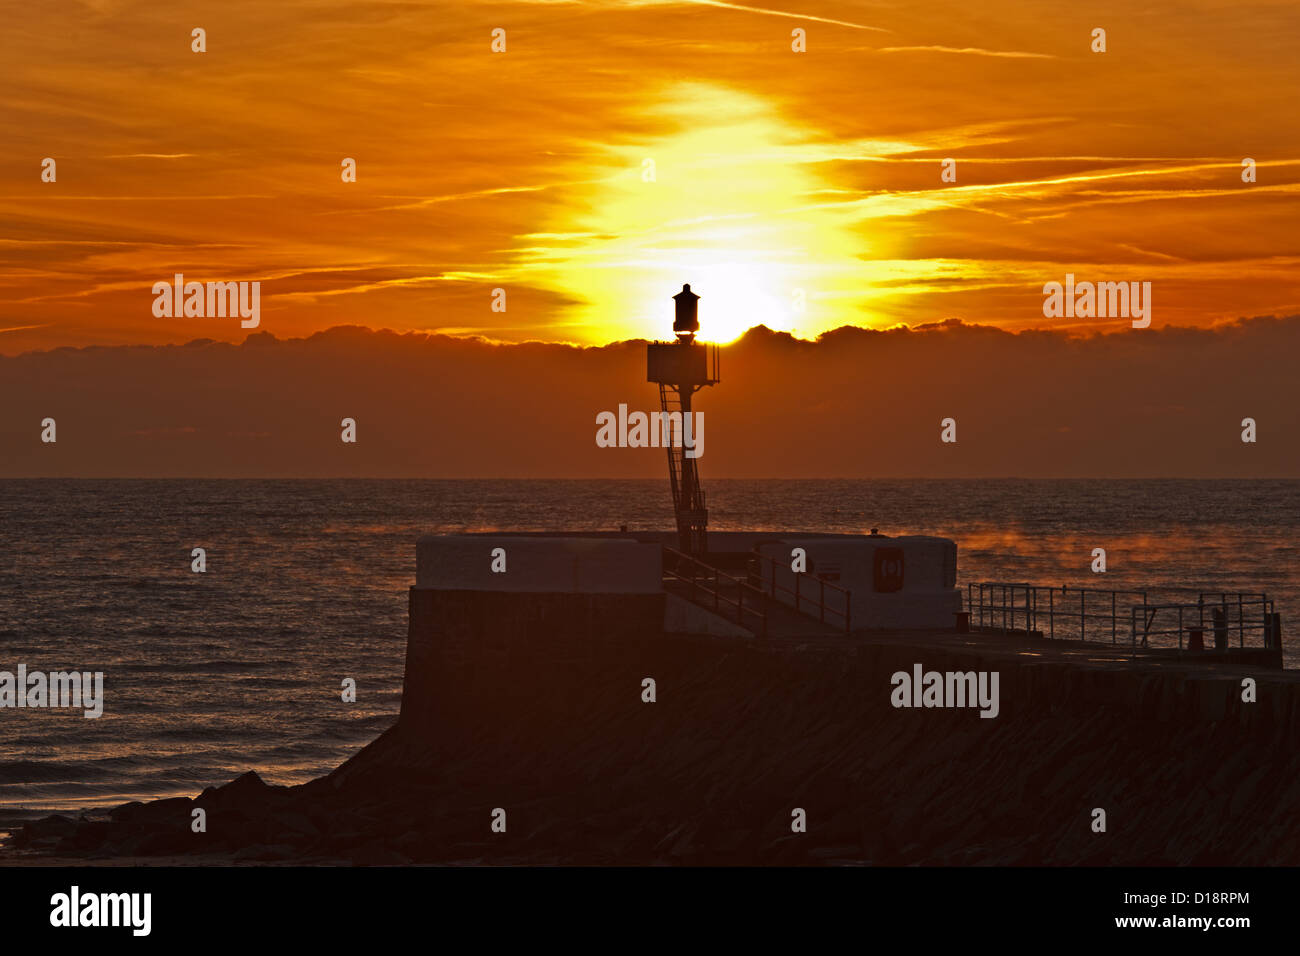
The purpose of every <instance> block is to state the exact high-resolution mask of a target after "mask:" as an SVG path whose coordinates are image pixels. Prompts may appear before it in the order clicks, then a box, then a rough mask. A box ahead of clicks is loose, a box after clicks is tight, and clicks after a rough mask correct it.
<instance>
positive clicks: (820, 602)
mask: <svg viewBox="0 0 1300 956" xmlns="http://www.w3.org/2000/svg"><path fill="white" fill-rule="evenodd" d="M750 559H751V560H754V559H757V560H758V562H759V571H758V573H757V575H756V577H757V578H758V579H759V580H760V581H761V580H763V577H764V575H763V570H762V562H763V561H767V562H770V563H771V565H772V569H771V570H772V575H771V577H770V579H769V581H770V583H769V585H768V591H767V593H768V595H769V596H770V597H772V598H773V599H775V598H776V595H777V592H778V591H782V592H784V593H786V594H789V595H792V596H793V597H794V609H795V610H796V611H800V612H802V611H803V608H802V607H801V604H802V602H803V601H808V602H809V603H810V604H814V605H815V606H816V608H817V610H818V618H817V619H818V620H819V621H821V622H822V623H823V624H825V623H826V614H827V612H830V613H831V614H837V615H839V616H840V617H841V618H843V620H844V633H845V634H851V633H853V592H852V591H850V590H849V589H848V588H842V587H840V586H839V585H838V584H835V583H833V582H831V581H827V580H826V579H825V578H817V585H818V588H819V590H818V596H817V600H816V601H814V600H813V599H812V597H811V596H805V595H803V594H802V593H800V592H801V587H800V584H799V580H800V578H802V577H803V572H799V571H792V572H791V573H792V574H793V575H794V587H793V588H788V587H786V586H785V585H783V584H777V582H776V572H777V569H778V568H784V567H785V563H784V562H783V561H777V559H776V558H774V557H772V556H771V555H768V554H763V553H762V552H760V551H757V550H755V551H752V552H750ZM827 588H830V589H831V590H832V591H839V592H840V594H842V595H844V610H842V611H841V610H840V609H839V608H836V607H831V606H830V605H828V604H827V603H826V589H827Z"/></svg>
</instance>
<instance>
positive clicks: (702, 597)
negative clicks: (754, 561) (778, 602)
mask: <svg viewBox="0 0 1300 956" xmlns="http://www.w3.org/2000/svg"><path fill="white" fill-rule="evenodd" d="M664 559H665V560H664V577H666V578H668V579H669V580H673V581H679V582H681V583H682V584H684V585H685V586H686V587H687V588H688V594H689V596H690V600H691V601H692V602H694V603H696V604H700V605H703V606H706V607H707V606H708V605H709V604H710V603H712V605H713V609H714V611H716V612H717V613H719V614H722V615H724V616H728V617H730V616H732V615H733V613H734V617H735V621H736V623H737V624H739V625H740V626H741V627H744V628H748V629H751V630H754V629H755V625H751V624H749V623H746V622H747V619H746V617H745V615H747V614H748V615H749V616H750V617H751V618H753V619H755V624H756V630H757V633H758V634H759V635H761V636H762V637H767V606H766V602H767V596H766V595H765V594H764V593H763V591H762V589H760V588H756V587H754V585H752V584H750V583H749V582H748V581H746V580H745V579H744V578H738V577H735V576H734V575H731V574H727V573H726V572H725V571H720V570H718V569H717V568H715V567H713V566H712V565H709V564H705V563H704V562H703V561H701V560H700V559H699V558H694V557H692V556H691V555H689V554H686V553H685V552H682V551H678V550H677V549H676V548H664ZM746 594H748V595H749V603H748V604H746V603H745V595H746ZM733 595H734V597H733Z"/></svg>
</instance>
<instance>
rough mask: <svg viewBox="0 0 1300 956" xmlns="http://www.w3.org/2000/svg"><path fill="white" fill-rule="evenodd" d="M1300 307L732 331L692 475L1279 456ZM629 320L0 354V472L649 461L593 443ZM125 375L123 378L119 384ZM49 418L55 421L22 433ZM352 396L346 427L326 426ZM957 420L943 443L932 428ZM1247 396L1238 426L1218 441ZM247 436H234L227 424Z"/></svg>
mask: <svg viewBox="0 0 1300 956" xmlns="http://www.w3.org/2000/svg"><path fill="white" fill-rule="evenodd" d="M1298 353H1300V316H1289V317H1286V318H1273V317H1260V318H1254V319H1248V320H1239V321H1234V322H1231V323H1226V324H1224V325H1222V326H1218V327H1215V328H1210V329H1206V328H1185V327H1165V328H1151V329H1147V330H1142V331H1136V330H1125V331H1122V332H1116V333H1112V334H1091V335H1073V334H1068V333H1066V332H1064V331H1060V330H1052V331H1025V332H1019V333H1013V332H1008V331H1004V330H1000V329H996V328H992V327H989V326H981V325H972V324H967V323H964V322H961V321H957V320H945V321H939V322H930V323H926V324H925V325H923V326H919V327H916V328H912V329H907V328H898V329H891V330H885V331H871V330H866V329H860V328H854V327H844V328H840V329H836V330H834V331H831V332H827V333H825V334H824V335H822V336H820V337H819V338H817V339H816V340H811V341H810V340H805V339H799V338H796V337H794V336H792V335H789V334H787V333H780V332H773V331H770V330H768V329H765V328H761V327H760V328H755V329H751V330H750V331H749V332H748V333H746V334H745V335H744V336H743V337H742V338H741V339H739V340H738V341H737V342H735V343H734V344H733V345H731V346H728V347H726V349H725V350H724V355H723V357H722V369H723V381H722V382H721V383H720V384H718V385H716V386H714V387H711V388H708V389H705V390H704V391H703V392H701V393H700V394H699V395H698V396H697V399H696V407H697V408H698V409H699V410H702V411H703V412H704V413H705V415H706V417H707V419H708V427H709V445H708V451H707V455H706V457H705V458H704V459H702V462H701V464H702V468H703V474H704V476H705V483H706V485H707V482H708V479H709V478H711V477H792V478H827V477H866V476H878V477H1000V476H1024V477H1108V476H1115V477H1252V478H1254V477H1292V478H1295V477H1300V451H1298V450H1297V449H1300V406H1297V404H1296V402H1295V387H1294V384H1293V369H1292V367H1291V366H1292V363H1293V359H1292V356H1294V355H1296V354H1298ZM644 363H645V350H644V344H643V343H642V342H640V341H628V342H620V343H615V344H611V345H606V346H600V347H585V348H583V347H575V346H568V345H558V344H554V343H539V342H533V343H521V344H508V345H507V344H496V343H492V342H490V341H487V340H485V339H481V338H457V337H452V336H448V335H439V334H427V333H405V334H398V333H395V332H391V331H373V330H370V329H365V328H360V327H338V328H333V329H330V330H328V331H325V332H321V333H317V334H314V335H311V336H309V337H307V338H293V339H278V338H276V337H275V336H273V335H270V334H268V333H257V334H253V335H250V336H248V338H247V339H246V340H245V341H244V342H243V343H242V344H239V345H234V344H230V343H224V342H214V341H211V340H199V341H195V342H191V343H189V344H187V345H177V346H118V347H109V348H104V347H95V348H82V349H71V348H61V349H55V350H51V351H44V352H30V353H26V354H24V355H20V356H15V357H8V358H0V407H3V408H5V409H6V414H5V416H4V418H3V420H2V421H0V476H3V477H20V476H50V477H111V476H139V477H184V476H195V477H277V476H279V477H294V476H298V477H347V476H354V477H447V478H468V477H521V478H527V477H601V478H633V477H640V478H644V477H660V476H661V473H662V468H663V458H662V455H661V454H659V453H657V450H655V449H603V448H598V447H596V445H595V440H594V436H595V417H596V415H597V413H598V412H600V411H604V410H610V409H616V408H617V407H618V405H619V404H620V403H627V404H628V405H629V406H630V407H631V408H633V409H642V410H652V409H654V408H657V406H658V393H657V390H656V388H655V386H654V385H653V384H650V383H647V382H646V381H645V365H644ZM128 384H129V387H127V386H128ZM45 417H53V418H55V419H56V420H57V422H58V435H59V440H58V443H57V444H53V445H47V444H43V443H42V442H41V441H40V422H41V420H42V419H43V418H45ZM345 417H350V418H355V419H356V421H357V425H358V438H359V441H358V443H357V444H356V445H347V446H345V445H343V444H342V442H341V441H340V438H339V435H340V422H341V420H342V419H343V418H345ZM948 417H952V418H955V419H956V420H957V434H958V442H957V443H956V444H955V445H945V444H942V443H941V442H940V441H939V423H940V421H941V420H942V419H944V418H948ZM1246 417H1250V418H1254V419H1255V420H1256V422H1257V425H1258V430H1259V441H1258V443H1256V444H1244V443H1242V442H1241V440H1240V434H1241V421H1242V419H1243V418H1246ZM254 438H255V439H256V440H250V439H254Z"/></svg>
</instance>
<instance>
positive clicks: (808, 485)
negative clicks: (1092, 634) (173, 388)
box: [0, 476, 1300, 829]
mask: <svg viewBox="0 0 1300 956" xmlns="http://www.w3.org/2000/svg"><path fill="white" fill-rule="evenodd" d="M706 490H707V492H708V494H709V506H710V513H711V514H710V520H711V527H715V528H717V529H719V530H727V529H745V528H747V529H756V530H804V531H840V532H864V533H865V532H867V531H869V530H870V529H871V528H873V527H876V528H879V529H880V531H881V533H883V534H906V533H916V534H921V533H924V534H939V535H945V536H948V537H952V538H954V539H956V541H957V542H958V555H959V557H958V569H959V573H958V583H959V584H964V583H965V582H967V581H975V580H1012V581H1033V582H1041V583H1044V584H1071V585H1086V586H1093V587H1096V586H1099V585H1098V580H1097V577H1096V576H1095V575H1093V574H1092V573H1091V571H1090V564H1091V561H1092V549H1093V548H1094V547H1104V548H1105V549H1106V551H1107V560H1108V567H1109V570H1108V572H1107V574H1106V576H1105V582H1104V583H1105V586H1108V587H1121V588H1122V587H1134V586H1139V585H1170V586H1179V587H1197V588H1206V589H1214V590H1246V591H1266V592H1268V594H1269V596H1270V597H1272V598H1274V600H1275V601H1276V604H1277V609H1278V610H1279V611H1280V612H1281V613H1282V617H1283V625H1284V633H1285V634H1287V635H1293V634H1296V630H1295V624H1294V622H1295V621H1296V620H1297V614H1300V561H1298V560H1297V557H1298V556H1300V481H1177V480H1169V481H1100V480H1097V481H1068V480H1059V481H1042V480H1034V481H1030V480H1012V479H1008V480H973V481H940V480H914V481H861V480H843V481H819V482H814V481H776V480H765V481H742V480H733V481H723V480H713V481H710V480H708V479H707V476H706ZM624 523H626V524H628V525H629V526H630V527H631V528H633V529H646V528H668V527H670V526H671V525H672V514H671V508H670V504H669V497H668V488H667V482H666V481H649V480H647V481H507V480H498V481H381V480H374V481H372V480H348V481H191V480H166V481H62V480H59V481H55V480H30V481H26V480H23V481H12V480H11V481H0V670H7V671H10V672H13V671H15V670H16V669H17V666H18V665H19V664H20V663H21V664H26V665H27V667H28V670H29V671H34V670H41V671H47V672H48V671H56V670H71V669H75V670H82V671H103V672H104V674H105V698H106V704H105V711H104V715H103V716H102V717H100V718H98V719H91V720H88V719H85V718H84V717H83V716H82V715H81V712H80V711H61V710H54V709H45V710H30V709H24V710H16V709H3V710H0V829H3V827H4V824H5V823H6V822H12V821H14V820H16V819H22V818H25V817H30V816H35V815H40V814H44V813H49V812H53V811H55V810H75V809H79V808H88V807H103V806H112V805H115V804H117V803H121V802H124V801H126V800H132V799H153V798H159V797H166V796H176V795H193V794H195V793H197V792H198V791H199V790H201V789H202V788H203V787H205V786H209V785H213V784H221V783H224V782H226V781H228V780H230V779H231V778H232V777H234V776H236V775H237V774H239V773H242V772H243V771H245V770H249V769H253V770H256V771H258V772H259V773H260V774H262V775H263V777H264V778H265V779H267V780H269V781H271V782H275V783H300V782H303V781H306V780H309V779H311V778H313V777H316V776H319V775H321V774H323V773H326V772H328V771H329V770H331V769H333V768H334V767H335V766H337V765H338V764H339V763H340V762H342V761H343V760H344V759H346V758H347V757H348V756H350V755H351V754H353V753H355V752H356V751H357V750H358V749H359V748H360V747H361V746H363V745H364V744H366V743H368V742H369V741H371V740H373V739H374V738H375V737H376V736H378V734H379V733H380V732H382V731H383V730H384V729H385V728H386V727H388V726H390V725H391V723H392V722H393V720H394V719H395V717H396V715H397V712H398V708H399V706H400V700H401V686H402V665H403V657H404V653H405V640H406V589H407V588H408V587H409V586H410V585H411V584H412V583H413V581H414V575H415V539H416V538H417V537H418V536H419V535H421V534H425V533H429V532H436V531H485V530H496V529H516V530H536V531H544V530H561V529H575V530H609V529H614V528H617V527H618V526H619V525H620V524H624ZM196 547H202V548H205V549H206V551H207V571H206V573H204V574H195V573H193V572H192V571H191V570H190V561H191V557H190V553H191V549H193V548H196ZM1290 644H1291V646H1290V649H1289V650H1288V658H1287V666H1288V667H1297V666H1300V657H1298V656H1297V653H1296V652H1297V650H1300V648H1298V647H1297V644H1296V641H1295V639H1294V638H1292V640H1291V642H1290ZM345 678H352V679H354V680H355V681H356V683H357V690H358V694H357V701H356V703H354V704H352V703H344V702H343V701H342V700H341V699H340V694H341V685H342V681H343V680H344V679H345Z"/></svg>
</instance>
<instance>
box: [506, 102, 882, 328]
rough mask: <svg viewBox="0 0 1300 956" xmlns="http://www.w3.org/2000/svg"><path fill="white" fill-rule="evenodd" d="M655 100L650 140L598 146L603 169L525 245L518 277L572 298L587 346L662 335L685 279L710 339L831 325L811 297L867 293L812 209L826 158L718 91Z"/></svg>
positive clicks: (784, 124) (754, 107)
mask: <svg viewBox="0 0 1300 956" xmlns="http://www.w3.org/2000/svg"><path fill="white" fill-rule="evenodd" d="M654 102H656V103H658V104H659V105H658V106H657V107H656V108H655V111H654V113H653V114H652V115H651V116H650V117H649V118H648V119H646V124H647V125H648V126H649V127H650V128H652V129H653V130H654V134H653V135H652V136H650V137H649V138H648V139H647V140H646V141H645V142H644V143H643V144H640V145H637V146H628V145H618V146H612V147H608V148H607V152H608V153H609V154H611V156H612V163H613V168H612V171H611V173H610V175H608V176H606V177H602V178H600V179H599V180H598V181H596V182H595V183H593V184H591V185H590V186H589V188H588V189H587V190H586V191H585V192H584V193H583V194H582V195H581V196H580V197H574V198H573V199H572V200H571V201H570V202H567V203H565V204H563V205H562V206H561V205H559V204H557V210H556V213H555V218H554V220H553V221H551V222H547V223H545V224H544V226H543V227H542V228H540V229H539V230H538V231H537V232H536V233H533V234H531V235H529V236H527V237H526V238H527V239H528V241H529V245H528V254H529V259H528V260H527V261H525V262H524V263H522V264H521V265H520V267H519V269H518V271H519V273H520V274H521V277H522V278H524V279H525V281H529V282H532V283H535V284H537V285H540V286H543V287H546V288H548V289H553V290H555V291H557V292H559V293H561V294H562V295H564V296H565V298H567V299H569V300H570V301H573V302H575V303H576V304H575V305H574V306H572V307H571V309H570V311H571V313H572V318H571V323H570V324H571V325H572V326H573V327H575V328H577V329H580V330H581V333H580V336H579V337H581V338H585V339H587V340H594V341H609V340H611V339H617V338H633V337H641V338H652V339H653V338H664V337H666V336H668V335H669V333H670V329H671V322H672V299H671V296H672V295H673V294H674V293H676V292H677V291H678V290H679V289H680V288H681V287H682V284H683V283H687V282H688V283H690V285H691V288H692V289H693V290H695V292H696V293H697V294H698V295H700V296H701V297H702V298H701V301H700V336H701V338H702V339H704V340H706V341H710V342H721V343H725V342H730V341H732V340H734V339H736V338H737V337H738V336H740V335H742V334H743V333H744V332H745V330H747V329H749V328H751V327H753V326H756V325H765V326H767V327H768V328H771V329H774V330H778V331H794V332H798V331H801V330H802V331H805V332H807V331H809V330H819V329H820V328H825V327H828V326H829V325H830V324H831V323H832V318H831V317H830V316H828V315H826V314H822V315H816V314H815V311H814V310H815V309H816V303H818V302H819V301H822V302H843V301H844V300H845V298H846V296H847V295H848V294H849V292H848V290H849V289H856V290H859V291H860V290H861V289H862V288H863V286H864V279H865V276H864V272H865V269H864V262H863V256H862V253H863V251H864V244H863V242H862V241H861V239H860V238H859V237H858V236H857V235H856V234H855V233H854V231H853V229H852V228H851V226H850V224H849V223H848V222H846V221H845V220H844V219H843V217H839V216H837V215H835V214H834V213H833V212H828V211H827V210H826V209H825V208H823V207H822V206H821V205H819V203H818V202H817V200H816V197H817V196H818V195H819V194H821V193H823V191H824V190H825V189H826V186H827V184H826V182H825V181H824V180H823V179H822V178H821V176H822V173H821V169H822V164H820V163H818V162H815V161H812V160H811V159H810V157H809V155H807V154H806V152H801V143H802V140H801V138H800V137H801V134H800V133H799V131H798V130H797V129H796V128H795V127H794V126H793V125H792V124H791V123H789V122H788V121H786V120H784V119H782V118H781V117H779V116H778V115H777V113H776V111H775V110H774V109H773V108H772V107H771V105H770V104H768V103H766V102H765V101H763V100H761V99H759V98H757V97H754V96H752V95H750V94H747V93H741V92H738V91H735V90H731V89H728V88H722V87H716V86H700V85H698V84H690V85H681V86H677V87H673V88H671V89H669V90H667V91H665V92H664V94H663V95H662V96H660V97H657V98H656V99H655V100H654ZM840 324H842V323H840Z"/></svg>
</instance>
